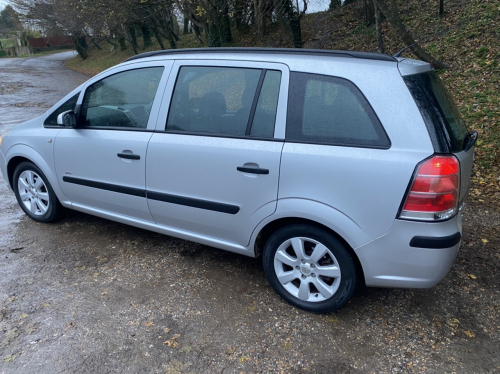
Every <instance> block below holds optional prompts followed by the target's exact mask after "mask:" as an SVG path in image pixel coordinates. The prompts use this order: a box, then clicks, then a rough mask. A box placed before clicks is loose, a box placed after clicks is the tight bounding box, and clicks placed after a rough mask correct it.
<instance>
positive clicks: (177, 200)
mask: <svg viewBox="0 0 500 374" xmlns="http://www.w3.org/2000/svg"><path fill="white" fill-rule="evenodd" d="M63 181H64V182H66V183H72V184H77V185H80V186H86V187H92V188H98V189H100V190H106V191H111V192H118V193H123V194H125V195H131V196H138V197H145V198H147V199H150V200H156V201H162V202H165V203H170V204H176V205H183V206H189V207H192V208H198V209H204V210H211V211H214V212H221V213H227V214H236V213H238V212H239V211H240V207H239V206H237V205H232V204H226V203H219V202H216V201H210V200H202V199H195V198H192V197H186V196H179V195H171V194H166V193H163V192H155V191H146V190H141V189H139V188H133V187H125V186H119V185H116V184H111V183H104V182H96V181H92V180H88V179H82V178H75V177H68V176H64V177H63Z"/></svg>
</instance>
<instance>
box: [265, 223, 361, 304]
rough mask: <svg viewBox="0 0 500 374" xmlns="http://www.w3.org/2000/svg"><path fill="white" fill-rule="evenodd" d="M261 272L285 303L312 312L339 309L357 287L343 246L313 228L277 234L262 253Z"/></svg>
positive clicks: (293, 227)
mask: <svg viewBox="0 0 500 374" xmlns="http://www.w3.org/2000/svg"><path fill="white" fill-rule="evenodd" d="M262 257H263V263H264V272H265V274H266V278H267V280H268V281H269V283H270V285H271V286H272V287H273V289H274V290H275V291H276V292H277V293H278V294H279V295H280V296H281V297H282V298H283V299H285V300H286V301H287V302H288V303H290V304H292V305H294V306H296V307H298V308H301V309H304V310H307V311H309V312H314V313H329V312H333V311H335V310H338V309H340V308H341V307H342V306H343V305H344V304H345V303H347V302H348V301H349V299H350V298H351V296H352V294H353V292H354V288H355V286H356V267H355V265H354V261H353V259H352V257H351V255H350V254H349V252H348V251H347V249H346V248H345V246H344V245H343V244H342V242H340V241H339V240H338V239H337V238H335V237H334V236H333V235H331V234H330V233H328V232H327V231H325V230H322V229H320V228H318V227H316V226H311V225H306V224H297V225H290V226H285V227H283V228H281V229H279V230H278V231H276V232H275V233H274V234H273V235H272V236H271V237H270V238H269V240H268V241H267V243H266V245H265V247H264V252H263V256H262Z"/></svg>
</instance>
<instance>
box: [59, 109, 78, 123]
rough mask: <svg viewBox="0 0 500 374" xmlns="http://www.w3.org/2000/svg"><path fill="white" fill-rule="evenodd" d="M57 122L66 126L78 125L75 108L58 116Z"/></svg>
mask: <svg viewBox="0 0 500 374" xmlns="http://www.w3.org/2000/svg"><path fill="white" fill-rule="evenodd" d="M57 124H58V125H59V126H64V127H75V126H76V114H75V112H74V111H73V110H67V111H65V112H62V113H61V114H59V115H58V116H57Z"/></svg>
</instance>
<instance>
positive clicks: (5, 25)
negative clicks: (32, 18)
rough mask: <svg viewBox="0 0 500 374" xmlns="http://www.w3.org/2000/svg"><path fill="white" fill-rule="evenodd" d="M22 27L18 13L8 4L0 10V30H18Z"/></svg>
mask: <svg viewBox="0 0 500 374" xmlns="http://www.w3.org/2000/svg"><path fill="white" fill-rule="evenodd" d="M22 29H23V26H22V24H21V21H20V20H19V15H18V13H17V12H16V11H15V10H14V9H13V8H12V7H11V6H10V5H7V6H6V7H5V8H3V10H2V11H0V31H3V32H6V31H20V30H22Z"/></svg>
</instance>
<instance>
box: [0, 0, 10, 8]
mask: <svg viewBox="0 0 500 374" xmlns="http://www.w3.org/2000/svg"><path fill="white" fill-rule="evenodd" d="M8 3H9V2H8V1H7V0H0V9H3V8H5V6H6V5H7V4H8Z"/></svg>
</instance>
